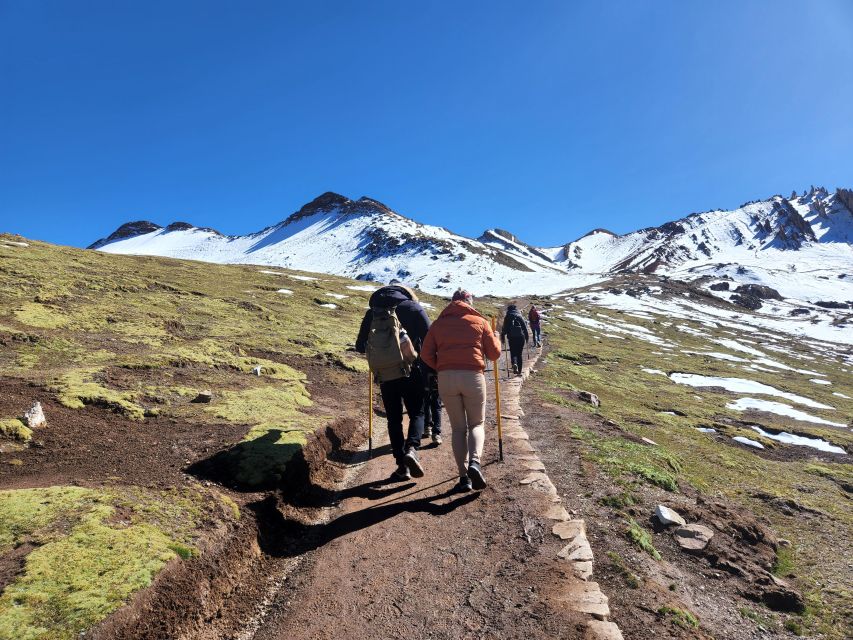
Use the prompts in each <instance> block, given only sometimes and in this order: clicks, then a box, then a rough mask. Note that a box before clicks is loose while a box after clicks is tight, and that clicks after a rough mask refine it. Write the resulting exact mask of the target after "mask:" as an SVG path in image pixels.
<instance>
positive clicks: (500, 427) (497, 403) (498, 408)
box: [492, 316, 504, 462]
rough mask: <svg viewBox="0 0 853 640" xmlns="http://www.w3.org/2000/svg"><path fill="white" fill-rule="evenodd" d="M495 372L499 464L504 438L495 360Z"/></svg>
mask: <svg viewBox="0 0 853 640" xmlns="http://www.w3.org/2000/svg"><path fill="white" fill-rule="evenodd" d="M496 326H497V325H496V323H495V317H494V316H492V333H494V331H495V327H496ZM492 369H494V371H495V407H496V408H497V414H498V458H499V459H500V461H501V462H503V461H504V437H503V428H502V426H501V381H500V374H499V373H498V361H497V359H496V360H495V361H494V366H493V367H492Z"/></svg>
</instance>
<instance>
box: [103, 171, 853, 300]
mask: <svg viewBox="0 0 853 640" xmlns="http://www.w3.org/2000/svg"><path fill="white" fill-rule="evenodd" d="M91 248H96V249H99V250H101V251H107V252H111V253H129V254H150V255H159V256H169V257H175V258H188V259H194V260H205V261H211V262H221V263H249V264H259V265H270V266H280V267H289V268H293V269H300V270H305V271H317V272H326V273H333V274H337V275H344V276H351V277H356V278H361V279H366V280H377V281H387V280H389V279H391V278H399V279H401V280H405V281H407V282H409V283H411V284H413V285H416V286H419V287H420V288H422V289H424V290H427V291H431V292H436V293H447V292H449V291H451V290H452V289H454V288H455V287H456V286H459V285H461V286H465V287H467V288H469V289H471V290H473V291H474V292H475V293H477V294H480V295H482V294H495V295H515V294H521V293H537V294H540V295H544V294H553V293H556V292H559V291H564V290H567V289H570V288H573V287H579V286H584V285H590V284H594V283H595V282H598V281H602V280H606V279H608V278H609V277H611V276H612V275H614V274H626V273H643V274H657V275H661V276H669V277H673V278H677V279H680V280H696V279H703V280H710V279H714V278H717V279H721V280H731V281H734V282H736V283H745V284H758V285H765V286H770V287H772V288H774V289H776V290H778V292H779V293H780V294H781V296H782V297H784V298H791V299H795V300H798V301H803V302H811V303H813V302H818V301H834V302H836V303H839V304H842V305H844V306H845V307H846V306H847V304H848V303H852V304H853V191H850V190H845V189H839V190H837V191H836V192H834V193H830V192H828V191H827V190H826V189H824V188H822V187H821V188H815V187H812V188H811V189H809V190H808V191H806V192H804V193H803V194H802V195H797V194H796V193H794V194H792V195H791V197H790V198H783V197H781V196H774V197H772V198H770V199H768V200H763V201H759V202H752V203H748V204H745V205H743V206H741V207H740V208H738V209H735V210H732V211H722V210H717V211H709V212H705V213H695V214H691V215H689V216H687V217H686V218H682V219H681V220H677V221H674V222H669V223H666V224H664V225H662V226H660V227H652V228H648V229H641V230H639V231H634V232H632V233H628V234H625V235H621V236H620V235H616V234H613V233H611V232H609V231H606V230H604V229H596V230H594V231H592V232H590V233H588V234H587V235H585V236H583V237H582V238H580V239H578V240H576V241H574V242H570V243H568V244H566V245H562V246H556V247H547V248H538V247H533V246H530V245H529V244H526V243H524V242H522V241H521V240H519V239H518V238H517V237H516V236H514V235H513V234H512V233H510V232H508V231H504V230H501V229H490V230H487V231H486V232H485V233H484V234H483V235H482V236H480V238H478V239H477V240H473V239H470V238H465V237H462V236H459V235H456V234H454V233H452V232H451V231H448V230H447V229H444V228H440V227H435V226H430V225H424V224H420V223H418V222H415V221H414V220H411V219H409V218H406V217H404V216H402V215H400V214H398V213H396V212H394V211H392V210H391V209H389V208H388V207H387V206H385V205H383V204H382V203H381V202H378V201H376V200H373V199H371V198H366V197H362V198H360V199H358V200H350V199H348V198H345V197H344V196H341V195H338V194H335V193H325V194H323V195H321V196H320V197H318V198H316V199H315V200H313V201H312V202H310V203H308V204H306V205H305V206H303V207H302V208H301V209H300V210H299V211H297V212H296V213H294V214H293V215H291V216H290V217H288V218H287V219H285V220H284V221H282V222H280V223H279V224H277V225H274V226H272V227H268V228H266V229H263V230H262V231H259V232H257V233H254V234H251V235H246V236H224V235H222V234H220V233H218V232H217V231H215V230H213V229H209V228H199V227H194V226H192V225H189V224H187V223H173V224H170V225H169V226H167V227H161V226H159V225H156V224H153V223H151V222H145V221H141V222H132V223H128V224H126V225H123V226H122V227H120V228H119V229H118V230H117V231H116V232H115V233H113V234H112V235H110V236H109V237H108V238H105V239H103V240H99V241H98V242H96V243H94V244H93V245H92V246H91ZM715 295H719V296H720V297H723V298H728V299H731V297H732V296H733V295H735V294H734V293H733V289H732V291H730V292H718V293H715Z"/></svg>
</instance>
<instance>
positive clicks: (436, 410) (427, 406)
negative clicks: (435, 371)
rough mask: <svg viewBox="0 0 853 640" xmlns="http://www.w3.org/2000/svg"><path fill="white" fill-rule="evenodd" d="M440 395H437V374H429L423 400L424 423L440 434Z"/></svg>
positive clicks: (436, 433)
mask: <svg viewBox="0 0 853 640" xmlns="http://www.w3.org/2000/svg"><path fill="white" fill-rule="evenodd" d="M441 407H442V404H441V396H439V395H438V376H430V382H429V386H428V387H427V395H426V399H425V400H424V425H425V426H429V427H431V428H432V432H433V433H434V434H435V435H440V434H441Z"/></svg>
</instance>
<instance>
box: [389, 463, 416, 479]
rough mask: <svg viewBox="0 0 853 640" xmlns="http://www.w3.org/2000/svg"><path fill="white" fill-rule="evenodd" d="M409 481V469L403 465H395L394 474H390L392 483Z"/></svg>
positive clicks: (410, 476)
mask: <svg viewBox="0 0 853 640" xmlns="http://www.w3.org/2000/svg"><path fill="white" fill-rule="evenodd" d="M411 479H412V474H411V473H409V468H408V467H407V466H406V465H404V464H400V465H397V468H396V469H395V470H394V473H392V474H391V480H392V481H394V482H404V481H406V480H411Z"/></svg>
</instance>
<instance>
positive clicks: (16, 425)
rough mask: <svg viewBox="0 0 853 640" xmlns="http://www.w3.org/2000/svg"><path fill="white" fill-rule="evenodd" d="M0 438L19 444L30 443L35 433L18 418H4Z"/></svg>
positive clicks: (1, 421) (0, 426)
mask: <svg viewBox="0 0 853 640" xmlns="http://www.w3.org/2000/svg"><path fill="white" fill-rule="evenodd" d="M0 436H3V437H6V438H11V439H13V440H17V441H18V442H29V441H30V440H31V439H32V437H33V431H32V429H30V428H29V427H28V426H27V425H25V424H24V423H23V422H21V421H20V420H19V419H18V418H3V419H0Z"/></svg>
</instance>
